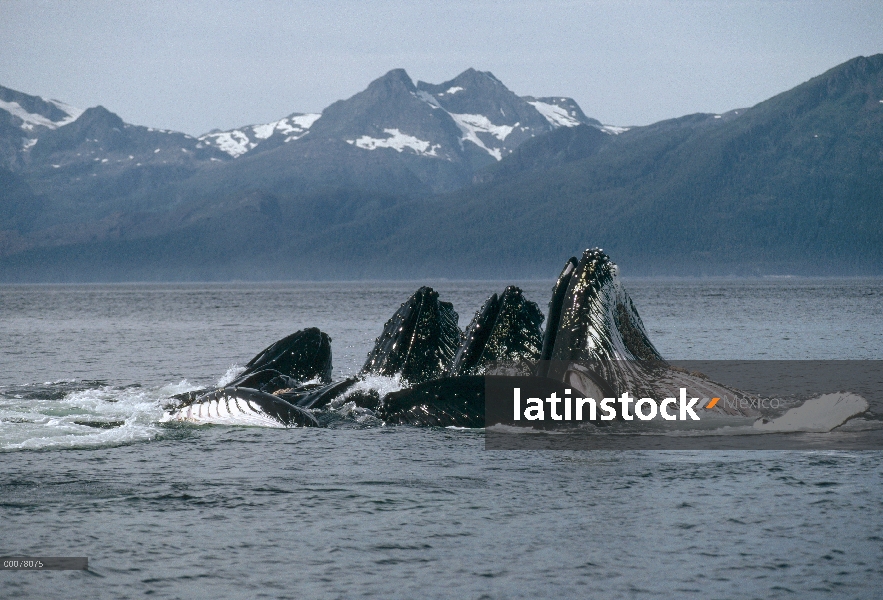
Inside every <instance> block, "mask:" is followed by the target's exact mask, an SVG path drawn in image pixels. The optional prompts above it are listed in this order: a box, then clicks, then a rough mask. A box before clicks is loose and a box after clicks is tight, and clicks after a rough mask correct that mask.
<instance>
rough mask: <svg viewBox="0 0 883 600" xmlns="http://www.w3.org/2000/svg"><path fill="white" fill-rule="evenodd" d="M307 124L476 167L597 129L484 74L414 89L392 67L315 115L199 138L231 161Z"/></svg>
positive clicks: (561, 102) (362, 142) (564, 108)
mask: <svg viewBox="0 0 883 600" xmlns="http://www.w3.org/2000/svg"><path fill="white" fill-rule="evenodd" d="M314 124H316V127H317V130H318V131H319V132H320V133H319V135H320V136H322V137H323V138H324V139H326V140H327V139H336V140H342V141H345V142H346V143H347V144H350V145H351V146H353V147H355V148H360V149H362V150H380V149H390V150H394V151H396V152H399V153H407V154H410V155H416V156H422V157H425V158H434V159H441V160H448V161H460V160H463V159H464V157H469V158H467V161H468V160H477V162H478V163H482V162H485V161H486V160H487V158H488V157H490V158H492V159H495V160H501V159H502V158H503V157H504V156H506V155H507V154H510V153H511V152H512V151H513V150H514V149H515V148H516V147H517V146H519V145H520V144H521V143H522V142H524V141H526V140H528V139H530V138H531V137H535V136H536V135H539V134H542V133H547V132H548V131H551V130H552V129H555V128H558V127H575V126H577V125H581V124H584V125H590V126H592V127H597V128H599V129H604V126H603V125H601V123H600V122H598V121H596V120H595V119H590V118H588V117H586V115H585V114H583V111H582V110H581V109H580V107H579V105H578V104H577V103H576V102H575V101H574V100H573V99H572V98H564V97H554V98H533V97H531V96H525V97H518V96H516V95H515V94H514V93H512V92H511V91H510V90H509V89H508V88H506V86H505V85H503V83H502V82H500V81H499V80H498V79H497V78H496V77H494V76H493V74H492V73H488V72H481V71H476V70H475V69H468V70H467V71H464V72H463V73H461V74H460V75H458V76H457V77H455V78H454V79H452V80H450V81H446V82H444V83H441V84H438V85H435V84H431V83H426V82H423V81H420V82H417V84H416V85H415V84H414V82H413V81H412V80H411V78H410V77H409V76H408V74H407V73H406V72H405V71H404V70H403V69H394V70H392V71H390V72H389V73H387V74H386V75H384V76H383V77H380V78H379V79H377V80H375V81H373V82H372V83H371V84H370V85H369V86H368V88H367V89H366V90H365V91H363V92H360V93H359V94H356V95H355V96H353V97H351V98H349V99H347V100H341V101H339V102H336V103H334V104H332V105H331V106H330V107H328V109H326V110H325V112H323V113H322V114H321V115H320V114H302V113H294V114H292V115H290V116H288V117H286V118H284V119H281V120H279V121H275V122H272V123H267V124H264V125H249V126H246V127H240V128H237V129H232V130H229V131H219V130H215V131H211V132H209V133H207V134H205V135H203V136H200V138H199V140H200V142H202V143H203V144H206V145H210V146H214V147H216V148H218V149H220V150H223V151H224V152H226V153H227V154H229V155H230V156H231V157H233V158H238V157H241V156H244V155H246V154H255V153H257V152H261V151H265V150H269V149H272V148H276V147H278V146H280V145H282V144H285V143H288V142H293V141H296V140H299V139H301V138H303V137H304V136H306V135H307V134H308V133H309V132H310V130H311V128H313V125H314ZM607 131H608V133H618V130H607ZM313 137H316V136H315V135H314V136H313Z"/></svg>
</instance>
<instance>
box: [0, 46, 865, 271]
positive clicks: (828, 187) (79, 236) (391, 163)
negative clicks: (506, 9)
mask: <svg viewBox="0 0 883 600" xmlns="http://www.w3.org/2000/svg"><path fill="white" fill-rule="evenodd" d="M10 102H11V101H10ZM17 104H18V106H23V104H20V103H18V102H17ZM8 114H9V115H10V116H9V117H7V121H8V122H10V123H11V124H12V125H13V126H14V127H17V128H18V129H16V131H15V135H16V136H18V137H17V138H16V140H14V141H13V142H10V143H11V144H12V146H16V145H17V148H18V149H17V150H16V151H15V152H16V154H15V157H16V160H15V161H11V162H8V163H6V166H5V167H4V169H2V170H0V189H2V190H3V194H2V196H0V279H2V280H6V281H11V280H46V281H61V280H71V279H73V280H82V279H90V280H131V279H229V278H242V279H290V278H295V279H298V278H309V279H327V278H363V277H389V278H402V277H431V276H444V277H463V276H469V277H492V278H512V277H528V276H542V277H548V276H549V273H551V272H554V271H555V270H556V269H557V268H560V264H559V263H561V261H562V260H563V258H566V257H567V256H570V255H571V254H573V253H574V252H575V251H577V250H578V249H580V248H583V247H587V246H595V245H599V246H602V247H604V248H605V250H607V251H609V252H610V253H611V255H612V256H613V257H614V258H615V259H616V260H617V261H618V262H619V263H620V265H621V266H622V268H623V271H624V273H626V274H644V275H661V274H682V275H703V274H718V275H727V274H737V275H761V274H825V275H828V274H880V273H881V270H883V269H881V266H883V193H881V190H883V55H877V56H872V57H859V58H856V59H854V60H851V61H849V62H847V63H844V64H843V65H840V66H838V67H835V68H834V69H832V70H830V71H828V72H826V73H824V74H822V75H820V76H819V77H816V78H813V79H812V80H810V81H808V82H806V83H804V84H802V85H800V86H798V87H796V88H794V89H792V90H789V91H787V92H784V93H782V94H779V95H778V96H776V97H774V98H771V99H769V100H767V101H765V102H762V103H760V104H758V105H757V106H754V107H751V108H747V109H736V110H732V111H729V112H727V113H723V114H695V115H687V116H684V117H681V118H678V119H670V120H667V121H663V122H660V123H656V124H653V125H650V126H646V127H633V128H630V129H626V128H614V127H610V126H604V125H602V124H601V123H599V122H597V121H595V120H592V119H590V118H588V117H586V116H585V115H584V114H583V112H582V111H581V110H580V109H579V107H578V106H577V105H576V103H574V102H573V101H572V100H569V99H567V98H562V97H546V98H533V97H519V96H517V95H515V94H514V93H512V92H511V91H509V90H508V89H507V88H505V86H504V85H503V84H502V83H500V82H499V81H498V80H497V79H496V78H495V77H493V75H491V74H490V73H482V72H479V71H474V70H471V69H470V70H468V71H466V72H464V73H462V74H461V75H459V76H457V77H456V78H454V79H452V80H450V81H448V82H444V83H442V84H439V85H433V84H427V83H423V82H417V83H416V84H415V83H414V82H413V81H412V80H411V79H410V77H408V75H407V73H405V72H404V71H402V70H394V71H391V72H389V73H387V74H386V75H384V76H383V77H381V78H379V79H377V80H375V81H374V82H372V83H371V84H370V85H369V86H368V88H367V89H366V90H364V91H363V92H360V93H359V94H356V95H355V96H353V97H352V98H349V99H347V100H342V101H339V102H336V103H334V104H332V105H331V106H329V107H328V108H326V109H325V110H324V111H323V112H322V115H321V116H320V117H315V115H312V116H307V115H299V114H294V115H293V116H291V117H287V118H286V119H282V120H280V121H277V122H275V123H272V124H267V125H265V126H255V127H248V128H241V129H239V130H236V131H238V132H239V133H240V134H241V135H242V136H244V137H243V138H241V139H240V138H238V135H234V133H233V132H227V133H229V136H228V137H229V139H231V140H236V139H240V141H241V144H240V145H239V146H237V147H238V148H240V149H245V150H244V151H243V152H238V151H236V152H233V153H231V152H228V151H225V150H224V149H223V148H222V147H221V146H222V145H223V143H224V142H221V141H220V140H221V139H222V137H223V136H222V135H221V134H222V133H224V132H214V133H210V134H207V135H206V136H201V137H200V138H198V139H197V138H190V137H188V136H184V135H183V134H174V133H171V132H161V131H154V130H149V129H146V128H138V127H136V126H131V125H128V124H125V123H122V121H121V120H119V119H118V117H115V115H112V114H111V113H108V112H107V111H104V110H103V109H99V108H96V109H90V111H86V112H84V113H82V114H81V115H79V117H78V118H76V119H74V120H73V121H70V122H68V123H66V124H64V125H60V126H56V127H55V128H50V127H48V126H46V127H45V128H43V129H38V128H37V126H36V125H35V127H34V130H33V131H34V133H33V137H28V136H29V135H31V134H28V133H27V132H24V130H23V129H22V128H21V127H22V125H21V124H22V123H24V122H25V120H24V119H21V120H20V121H14V120H11V116H12V113H11V112H10V113H8ZM29 114H37V113H29ZM40 114H42V113H40ZM66 114H67V115H68V116H67V117H60V118H58V121H53V123H57V122H60V121H62V120H63V119H70V118H71V116H73V115H72V114H71V113H66ZM45 118H47V119H48V117H45ZM2 119H3V112H2V110H0V120H2ZM293 119H300V120H299V121H296V120H293ZM31 120H34V119H31ZM280 124H281V125H280ZM295 126H297V127H295ZM19 131H22V132H23V133H19ZM150 136H154V137H150ZM176 136H180V137H176ZM209 136H214V137H209ZM22 138H25V141H24V142H22V141H21V140H22ZM289 138H290V139H289ZM3 139H4V140H6V141H9V139H11V138H3ZM30 139H36V140H37V141H36V143H33V142H28V141H27V140H30ZM246 139H247V140H248V141H244V140H246ZM163 140H167V141H168V143H167V144H165V143H164V142H163ZM172 140H173V141H172ZM26 144H29V145H28V146H27V148H24V146H25V145H26ZM157 149H159V152H156V150H157ZM228 150H229V149H228ZM89 152H92V153H91V154H90V153H89ZM234 154H235V156H234ZM129 155H131V156H132V157H133V158H132V159H129V158H128V156H129ZM96 159H98V160H96ZM104 159H107V162H103V161H104ZM151 160H152V161H153V162H150V161H151ZM162 160H165V161H167V162H165V163H163V162H161V161H162ZM63 161H69V162H63ZM114 161H119V162H114ZM158 161H159V162H158ZM133 162H134V163H135V164H132V163H133ZM139 162H140V163H141V164H140V165H138V164H137V163H139ZM55 164H58V165H59V166H58V167H55V166H54V165H55ZM75 166H76V167H77V168H79V169H82V172H78V171H76V170H75V169H74V167H75ZM68 169H70V170H68ZM114 169H117V170H116V171H115V170H114ZM77 177H79V178H80V179H79V180H78V179H77Z"/></svg>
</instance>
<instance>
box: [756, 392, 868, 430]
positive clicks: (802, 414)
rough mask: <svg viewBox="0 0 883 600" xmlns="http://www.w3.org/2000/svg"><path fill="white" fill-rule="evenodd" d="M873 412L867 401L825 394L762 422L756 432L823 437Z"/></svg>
mask: <svg viewBox="0 0 883 600" xmlns="http://www.w3.org/2000/svg"><path fill="white" fill-rule="evenodd" d="M868 408H870V405H869V404H868V401H867V400H865V399H864V398H862V397H861V396H859V395H857V394H853V393H849V392H847V393H835V394H825V395H823V396H819V397H818V398H812V399H810V400H807V401H806V402H804V403H803V404H801V405H800V406H797V407H795V408H792V409H790V410H789V411H788V412H786V413H785V414H784V415H782V416H781V417H777V418H775V419H772V420H769V421H767V420H765V419H759V420H757V421H755V423H754V428H755V429H759V430H761V431H767V432H788V431H806V432H816V433H824V432H827V431H831V430H832V429H834V428H836V427H839V426H840V425H843V424H844V423H845V422H846V421H848V420H849V419H851V418H852V417H854V416H856V415H860V414H861V413H863V412H865V411H867V410H868Z"/></svg>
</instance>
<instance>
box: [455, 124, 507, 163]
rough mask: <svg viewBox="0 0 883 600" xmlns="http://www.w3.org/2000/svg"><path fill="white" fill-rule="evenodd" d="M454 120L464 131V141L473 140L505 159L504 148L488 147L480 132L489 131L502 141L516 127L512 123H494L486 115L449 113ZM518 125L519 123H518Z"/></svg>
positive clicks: (496, 156) (499, 157)
mask: <svg viewBox="0 0 883 600" xmlns="http://www.w3.org/2000/svg"><path fill="white" fill-rule="evenodd" d="M448 114H449V115H451V118H453V119H454V122H455V123H456V124H457V126H458V127H459V128H460V130H461V131H462V132H463V138H462V140H461V142H460V143H461V144H462V143H463V142H472V143H473V144H475V145H476V146H478V147H479V148H481V149H482V150H484V151H485V152H487V153H488V154H490V155H491V156H493V157H494V158H495V159H497V160H503V154H502V150H501V149H500V148H488V147H487V145H486V144H485V143H484V142H483V141H482V140H481V138H479V137H478V134H479V133H489V134H491V135H493V136H494V137H495V138H497V139H498V140H500V141H501V142H502V141H503V140H505V139H506V138H507V137H509V134H510V133H512V130H514V129H515V127H513V126H510V125H494V124H493V123H492V122H491V120H490V119H488V118H487V117H486V116H484V115H470V114H458V113H451V112H449V113H448ZM516 125H518V124H517V123H516Z"/></svg>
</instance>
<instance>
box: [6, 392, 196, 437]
mask: <svg viewBox="0 0 883 600" xmlns="http://www.w3.org/2000/svg"><path fill="white" fill-rule="evenodd" d="M44 385H46V384H44ZM56 385H61V383H56ZM188 388H192V386H190V384H188V383H187V382H186V381H182V382H180V383H178V384H174V385H168V386H163V387H161V388H155V389H143V388H140V387H125V388H120V387H115V386H100V387H94V388H88V389H80V390H75V391H72V392H70V393H68V394H66V395H65V396H64V397H63V398H61V399H53V398H40V397H36V398H29V397H23V396H26V395H25V394H12V397H0V450H21V449H41V448H83V447H94V446H108V445H116V444H124V443H131V442H137V441H146V440H150V439H152V438H154V437H156V435H157V434H158V433H159V431H160V429H159V427H158V426H157V422H158V420H159V419H160V417H161V416H162V408H161V407H160V402H161V399H162V398H167V397H168V396H169V395H170V392H171V393H178V391H179V390H181V391H186V390H187V389H188ZM22 391H25V389H23V390H22ZM28 395H29V394H28ZM50 395H51V394H50ZM16 396H18V397H16Z"/></svg>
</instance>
